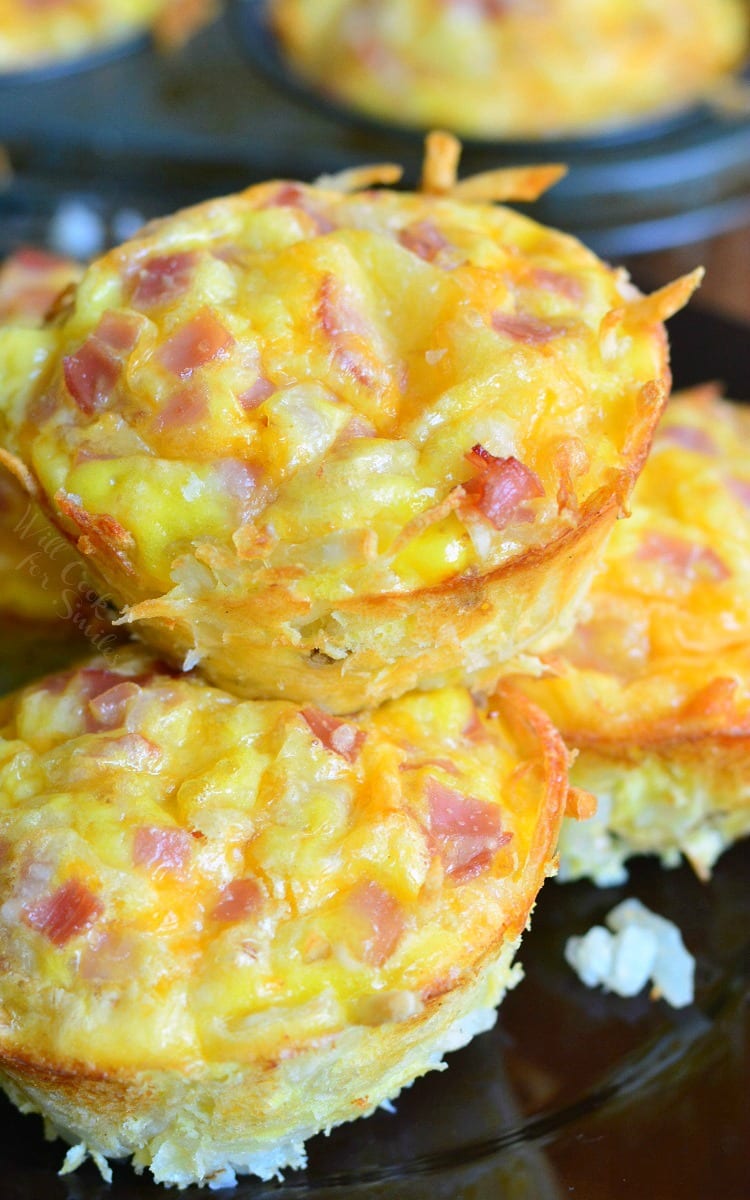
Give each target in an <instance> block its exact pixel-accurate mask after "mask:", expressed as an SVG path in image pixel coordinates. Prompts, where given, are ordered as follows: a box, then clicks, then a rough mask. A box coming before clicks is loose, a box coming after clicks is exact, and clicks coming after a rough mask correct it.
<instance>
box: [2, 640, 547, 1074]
mask: <svg viewBox="0 0 750 1200" xmlns="http://www.w3.org/2000/svg"><path fill="white" fill-rule="evenodd" d="M0 715H1V719H2V738H1V739H0V849H1V854H0V948H1V953H2V958H3V974H2V980H1V981H0V1011H2V1013H3V1014H4V1020H3V1023H2V1027H1V1028H0V1058H5V1057H8V1058H9V1059H11V1060H12V1058H13V1055H14V1053H16V1052H21V1051H23V1052H24V1053H26V1054H31V1055H33V1057H34V1058H35V1059H36V1060H38V1061H42V1062H43V1061H47V1062H52V1063H55V1064H57V1065H58V1066H61V1065H64V1064H65V1063H68V1064H75V1063H88V1064H93V1067H94V1069H96V1070H97V1071H104V1072H107V1071H120V1070H128V1071H130V1070H139V1069H148V1070H153V1069H161V1068H165V1069H166V1068H175V1069H179V1070H192V1069H194V1068H196V1069H197V1067H198V1065H199V1064H201V1063H202V1064H204V1065H205V1064H207V1063H212V1062H238V1063H244V1062H249V1061H251V1060H252V1061H256V1060H263V1059H264V1058H265V1057H267V1058H269V1059H270V1058H273V1057H274V1056H278V1055H279V1054H280V1053H282V1052H283V1049H284V1047H289V1048H290V1049H294V1048H295V1047H296V1048H298V1049H301V1048H304V1047H306V1046H307V1047H309V1045H311V1044H314V1043H315V1040H316V1039H327V1038H328V1039H330V1038H332V1037H334V1036H335V1035H337V1034H338V1033H340V1032H341V1031H342V1030H343V1029H345V1028H347V1027H349V1026H352V1025H363V1026H368V1025H373V1026H376V1025H379V1024H383V1023H387V1022H390V1021H396V1022H397V1021H400V1020H406V1019H407V1018H408V1017H410V1016H415V1015H417V1014H419V1013H420V1012H421V1011H422V1010H423V1008H424V1007H425V1006H426V1005H428V1004H429V1002H430V1000H431V998H432V997H434V996H437V995H440V994H441V992H446V991H450V990H451V989H453V988H457V987H459V986H461V985H462V982H465V981H467V980H468V979H469V978H470V977H472V976H473V974H474V972H475V969H476V967H477V965H478V964H479V963H480V962H483V961H484V959H485V957H486V956H487V955H488V954H489V953H490V952H491V951H492V952H493V953H495V952H497V950H498V949H499V948H500V947H501V946H505V945H508V944H510V943H512V942H514V941H515V939H517V938H518V936H519V935H520V933H521V932H522V930H523V928H524V925H525V923H526V920H527V917H528V914H529V911H530V908H531V906H532V903H533V900H534V897H535V895H536V891H537V889H538V887H539V886H540V885H541V882H542V880H543V878H544V874H545V872H546V871H548V870H549V869H550V867H551V861H552V856H553V853H554V842H555V837H556V833H557V828H558V826H559V820H560V818H561V813H562V805H563V803H564V800H565V793H566V787H567V781H566V766H567V758H566V754H565V751H564V749H563V747H562V743H561V742H560V741H559V739H558V738H557V735H556V734H555V733H554V731H553V730H552V728H551V726H549V725H548V724H547V723H546V722H545V721H544V719H543V718H542V716H541V714H540V713H538V712H535V710H534V709H533V708H531V706H528V705H526V704H525V702H524V701H523V699H522V697H520V696H516V697H515V698H514V697H513V695H512V694H509V695H508V696H506V697H504V698H503V697H500V698H498V699H497V700H496V701H495V702H493V704H492V705H491V706H490V708H489V710H484V711H478V710H477V709H476V707H475V705H474V702H473V700H472V698H471V696H470V694H469V693H468V692H467V691H465V690H463V689H446V690H443V691H440V692H436V693H434V694H429V695H427V694H416V695H411V696H409V697H405V698H402V699H401V700H399V701H396V702H393V703H391V704H388V705H386V706H385V707H383V708H382V709H381V710H380V711H378V712H375V713H372V714H370V715H366V716H363V717H360V718H358V719H357V720H356V722H354V721H352V722H341V721H338V720H336V719H334V718H331V717H329V716H327V715H326V714H324V713H322V712H321V711H320V710H315V709H309V708H305V709H299V708H298V707H296V706H294V705H291V704H288V703H285V702H247V701H245V702H241V701H237V700H236V699H234V698H233V697H231V696H229V695H227V694H226V693H223V692H220V691H217V690H215V689H213V688H209V687H207V686H206V685H204V684H202V683H200V682H199V681H197V680H195V679H193V678H190V677H185V676H183V677H179V676H176V675H170V674H166V673H164V672H163V671H160V670H159V669H158V667H157V666H156V665H155V664H154V663H153V661H151V660H149V659H147V658H145V656H143V655H141V654H138V653H136V652H133V651H123V652H122V653H121V655H120V657H119V659H114V660H112V661H110V662H105V661H104V660H94V661H92V662H90V663H89V664H87V665H86V666H84V667H83V668H80V669H78V670H75V671H69V672H67V673H65V674H61V675H57V676H53V677H51V678H48V679H47V680H45V681H43V682H42V683H39V684H36V685H34V686H32V687H29V688H27V689H26V690H25V691H24V692H21V693H19V694H17V695H16V696H13V697H11V698H8V699H6V700H4V701H3V702H2V712H1V714H0Z"/></svg>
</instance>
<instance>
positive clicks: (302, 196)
mask: <svg viewBox="0 0 750 1200" xmlns="http://www.w3.org/2000/svg"><path fill="white" fill-rule="evenodd" d="M263 207H264V208H298V209H299V210H300V212H303V213H305V215H306V216H308V217H310V219H311V220H312V221H313V222H314V224H315V228H316V232H317V233H319V234H325V233H331V232H332V231H333V230H334V229H335V228H336V226H335V225H334V224H333V223H332V222H331V221H330V220H329V219H328V217H326V216H325V215H324V214H323V213H321V212H320V211H319V210H318V209H317V207H316V206H315V205H314V204H313V202H312V199H311V197H310V195H309V193H308V192H307V191H306V189H305V188H303V187H302V186H301V185H300V184H298V183H282V184H281V186H280V187H279V189H278V191H277V192H275V193H274V194H273V196H271V198H270V199H269V200H267V201H266V203H265V204H264V206H263Z"/></svg>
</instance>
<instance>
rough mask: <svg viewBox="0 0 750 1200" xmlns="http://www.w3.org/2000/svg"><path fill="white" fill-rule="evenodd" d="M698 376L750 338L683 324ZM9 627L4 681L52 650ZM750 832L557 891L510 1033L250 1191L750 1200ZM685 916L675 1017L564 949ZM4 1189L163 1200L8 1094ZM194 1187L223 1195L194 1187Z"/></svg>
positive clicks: (51, 1199)
mask: <svg viewBox="0 0 750 1200" xmlns="http://www.w3.org/2000/svg"><path fill="white" fill-rule="evenodd" d="M672 345H673V364H674V369H675V379H676V382H677V384H678V385H679V386H686V385H689V384H691V383H698V382H701V381H703V380H705V379H707V378H713V379H723V380H724V381H725V382H726V383H727V386H728V387H729V389H730V391H731V393H732V394H733V395H734V396H735V397H736V398H737V399H739V400H742V399H745V400H747V399H749V398H750V354H749V353H748V350H749V349H750V331H749V330H748V328H747V327H746V326H744V325H740V324H738V323H734V322H729V321H726V320H724V319H723V318H720V317H717V316H714V315H710V314H707V313H703V312H701V311H700V310H699V309H697V308H694V309H690V310H688V311H687V312H686V313H683V314H681V315H680V316H679V317H677V318H676V320H675V321H674V322H673V323H672ZM32 641H33V638H31V639H29V638H27V639H26V640H25V642H24V641H22V640H21V639H20V638H19V635H18V630H17V628H13V627H10V626H5V627H4V628H2V627H0V657H1V659H2V662H3V672H2V682H3V685H4V686H6V687H7V686H10V684H11V683H12V682H14V681H17V680H20V679H21V678H28V677H29V676H31V675H33V674H35V673H37V672H38V671H40V670H41V668H42V662H43V660H44V657H45V655H48V656H49V657H50V660H52V659H54V660H55V665H57V659H58V658H59V654H60V644H59V641H56V640H54V639H53V644H51V645H50V647H49V648H48V649H44V648H42V652H41V653H37V655H36V658H35V660H34V661H33V662H31V661H30V658H29V646H30V644H31V642H32ZM749 872H750V842H748V841H746V842H745V843H743V844H741V845H738V846H736V847H734V849H732V850H731V851H730V852H729V853H728V854H726V855H725V856H724V857H723V858H722V859H721V860H720V862H719V864H718V866H717V868H716V871H715V874H714V877H713V879H712V880H711V882H710V883H708V884H701V883H699V882H698V881H697V879H695V877H694V876H693V875H692V874H691V872H690V871H689V870H688V869H687V868H681V869H680V870H677V871H663V870H661V869H660V868H659V867H658V866H657V865H656V864H655V863H653V862H650V861H647V860H641V861H639V862H637V863H636V864H635V866H634V868H633V871H632V877H631V880H630V882H629V884H628V885H627V886H626V887H623V888H611V889H606V890H598V889H596V888H594V887H591V886H588V885H586V884H575V885H567V886H564V887H563V886H560V885H557V884H554V883H550V884H547V885H546V887H545V888H544V889H543V891H542V894H541V897H540V900H539V904H538V906H537V910H536V913H535V916H534V922H533V928H532V930H531V932H530V933H529V934H528V935H527V936H526V938H525V939H524V942H523V946H522V953H521V959H522V961H523V963H524V965H525V968H526V979H525V981H524V982H523V984H522V985H521V986H520V987H519V988H518V989H517V991H515V992H513V993H512V994H511V995H510V996H509V997H508V999H507V1000H506V1002H505V1003H504V1004H503V1006H502V1007H501V1009H500V1017H499V1020H498V1024H497V1026H496V1028H495V1029H494V1030H493V1031H492V1032H490V1033H487V1034H484V1035H482V1036H481V1037H479V1038H477V1039H475V1041H474V1042H473V1043H472V1044H471V1045H470V1046H468V1047H467V1048H466V1049H464V1050H462V1051H460V1052H458V1053H456V1054H453V1055H451V1056H450V1068H449V1070H448V1071H447V1072H445V1073H444V1074H442V1075H437V1074H433V1075H430V1076H427V1077H426V1078H424V1079H422V1080H419V1081H418V1082H417V1083H416V1084H415V1085H414V1086H413V1087H412V1088H411V1089H409V1090H408V1091H406V1092H404V1093H403V1095H402V1096H401V1097H400V1098H399V1100H398V1101H397V1104H396V1108H397V1112H396V1114H395V1115H390V1114H388V1113H385V1112H380V1113H377V1114H376V1115H375V1116H373V1117H371V1118H369V1119H368V1120H367V1121H363V1122H357V1123H354V1124H352V1125H346V1126H342V1127H341V1128H339V1129H337V1130H335V1131H334V1132H333V1133H332V1135H331V1136H330V1137H329V1138H325V1137H318V1138H316V1139H314V1140H313V1141H312V1143H311V1144H310V1147H309V1150H310V1161H309V1165H308V1168H307V1170H306V1171H304V1172H294V1173H290V1174H289V1175H288V1177H287V1179H286V1181H285V1182H284V1183H283V1184H282V1183H270V1184H263V1183H260V1182H258V1181H250V1180H243V1181H242V1182H241V1183H240V1184H239V1186H238V1187H237V1189H236V1191H235V1192H234V1193H224V1194H226V1195H228V1196H229V1195H231V1196H234V1198H235V1200H294V1198H295V1197H305V1198H306V1200H307V1198H314V1200H343V1198H346V1200H349V1198H351V1200H376V1198H380V1200H568V1198H569V1197H574V1198H575V1197H580V1198H581V1200H632V1198H633V1197H638V1200H718V1198H719V1197H721V1200H746V1198H747V1196H748V1195H749V1194H750V1187H749V1186H748V1184H749V1182H750V1167H749V1161H748V1146H750V1103H749V1102H748V1088H747V1079H748V1070H749V1068H750V1019H749V1016H750V1005H748V999H749V998H750V889H749V888H748V877H749ZM625 894H628V895H636V896H638V897H640V898H641V899H642V900H643V901H644V903H646V904H648V905H649V906H650V907H652V908H653V909H654V910H656V911H657V912H660V913H663V914H664V915H666V916H668V917H670V918H672V919H673V920H675V921H677V922H678V923H679V925H680V927H681V928H682V930H683V933H684V936H685V939H686V942H687V944H688V946H689V948H690V949H691V950H692V951H693V952H694V953H695V954H696V956H697V1003H696V1004H695V1005H694V1006H691V1007H690V1008H688V1009H684V1010H680V1011H677V1012H676V1011H674V1010H671V1009H668V1008H667V1007H665V1006H664V1005H662V1004H659V1003H651V1002H650V1001H649V1000H648V999H647V998H646V997H645V996H641V997H637V998H635V999H633V1000H622V999H619V998H617V997H613V996H605V995H603V994H600V993H599V992H592V991H588V990H587V989H586V988H584V987H583V985H582V984H580V983H579V982H578V980H577V979H576V977H575V976H574V975H573V973H572V972H571V971H570V970H569V968H568V967H567V966H566V965H565V963H564V961H563V947H564V944H565V941H566V939H567V938H568V937H569V936H570V935H571V934H576V933H580V932H582V931H583V930H585V929H587V928H588V927H589V926H590V925H592V924H593V923H595V922H598V921H601V919H602V917H603V915H604V914H605V913H606V912H608V911H609V909H610V908H611V907H612V906H613V905H614V904H615V903H616V902H617V901H618V900H619V899H621V898H622V896H623V895H625ZM0 1119H1V1124H0V1196H1V1197H2V1200H157V1198H158V1197H160V1198H161V1200H164V1197H165V1196H166V1195H168V1194H171V1193H165V1192H164V1191H163V1190H162V1189H160V1188H158V1187H157V1186H156V1185H154V1184H152V1183H150V1182H148V1180H147V1179H145V1178H141V1179H139V1178H137V1177H136V1176H135V1175H133V1174H132V1172H131V1171H130V1170H129V1169H128V1168H127V1167H124V1166H118V1167H116V1168H115V1181H114V1184H113V1185H112V1187H111V1188H110V1187H108V1186H106V1185H105V1184H103V1183H102V1182H101V1180H100V1179H99V1178H98V1176H97V1174H96V1172H95V1170H94V1169H93V1168H92V1167H91V1166H90V1165H87V1166H85V1167H84V1168H82V1169H81V1170H80V1171H79V1172H78V1173H77V1174H76V1175H73V1176H68V1177H66V1178H65V1179H59V1178H58V1177H57V1175H56V1170H57V1168H58V1167H59V1165H60V1162H61V1159H62V1148H61V1144H60V1143H56V1144H55V1143H51V1144H49V1143H45V1142H44V1141H43V1138H42V1129H41V1122H40V1121H39V1119H38V1118H36V1117H27V1118H23V1117H21V1116H19V1115H18V1114H17V1113H16V1112H15V1111H14V1110H13V1109H12V1108H11V1107H10V1105H8V1104H6V1103H5V1102H0ZM187 1194H188V1196H196V1197H197V1196H205V1197H206V1198H207V1197H208V1196H215V1195H216V1193H215V1192H209V1191H200V1190H198V1189H192V1191H191V1192H189V1193H187Z"/></svg>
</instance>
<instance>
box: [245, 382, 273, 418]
mask: <svg viewBox="0 0 750 1200" xmlns="http://www.w3.org/2000/svg"><path fill="white" fill-rule="evenodd" d="M275 391H276V388H275V387H274V385H273V384H272V383H271V380H270V379H266V378H265V376H263V375H260V376H259V377H258V378H257V379H256V380H255V383H254V384H252V385H251V386H250V387H249V388H248V389H247V391H244V392H242V394H241V395H239V396H238V397H237V403H238V404H239V405H240V407H241V408H244V410H245V412H252V411H253V409H255V408H258V407H259V406H260V405H261V404H262V403H263V401H264V400H267V399H268V397H269V396H272V395H273V394H274V392H275Z"/></svg>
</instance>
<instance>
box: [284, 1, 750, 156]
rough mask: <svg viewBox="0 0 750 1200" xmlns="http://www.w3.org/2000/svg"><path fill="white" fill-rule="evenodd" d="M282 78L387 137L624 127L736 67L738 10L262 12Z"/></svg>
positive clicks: (346, 6) (447, 7)
mask: <svg viewBox="0 0 750 1200" xmlns="http://www.w3.org/2000/svg"><path fill="white" fill-rule="evenodd" d="M270 16H271V20H272V23H273V25H274V26H275V28H276V30H277V31H278V35H279V37H280V39H281V41H282V43H283V45H284V47H285V49H286V52H287V54H288V55H289V58H290V60H291V62H292V63H293V64H294V66H295V67H296V68H297V69H298V70H299V71H300V73H301V74H302V75H303V76H304V77H305V78H307V79H308V80H310V81H311V82H313V83H315V84H316V85H317V86H318V87H320V88H321V89H322V90H323V91H324V92H326V93H327V94H328V95H330V96H331V97H335V98H336V99H337V100H339V101H343V102H345V103H347V104H350V105H352V107H354V108H355V109H361V110H362V111H364V112H367V113H369V114H371V115H372V116H375V117H380V118H383V119H385V120H388V121H392V122H395V123H396V124H398V125H412V126H416V127H425V126H435V125H437V126H440V127H442V128H446V129H452V130H454V131H455V132H458V133H461V134H464V135H470V136H476V137H482V138H519V137H551V136H557V135H561V134H580V133H586V132H591V131H597V130H604V129H608V128H613V127H617V126H620V125H627V124H629V123H631V122H634V121H637V120H640V119H643V118H644V117H653V116H658V115H661V114H665V113H671V112H674V111H675V110H678V109H680V108H681V107H683V106H685V105H686V104H690V103H692V102H693V101H695V100H697V99H699V98H700V97H701V96H704V95H705V94H706V93H707V92H709V91H710V89H711V87H712V86H713V85H714V83H715V82H716V80H717V79H720V78H721V77H722V76H724V75H725V74H727V72H730V71H733V70H734V69H735V68H736V67H737V66H738V64H739V63H740V62H741V61H742V59H743V57H744V55H745V52H746V49H747V38H748V20H747V12H746V8H745V5H744V4H743V3H742V0H531V3H519V2H518V0H515V2H514V0H510V2H508V0H270Z"/></svg>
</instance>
